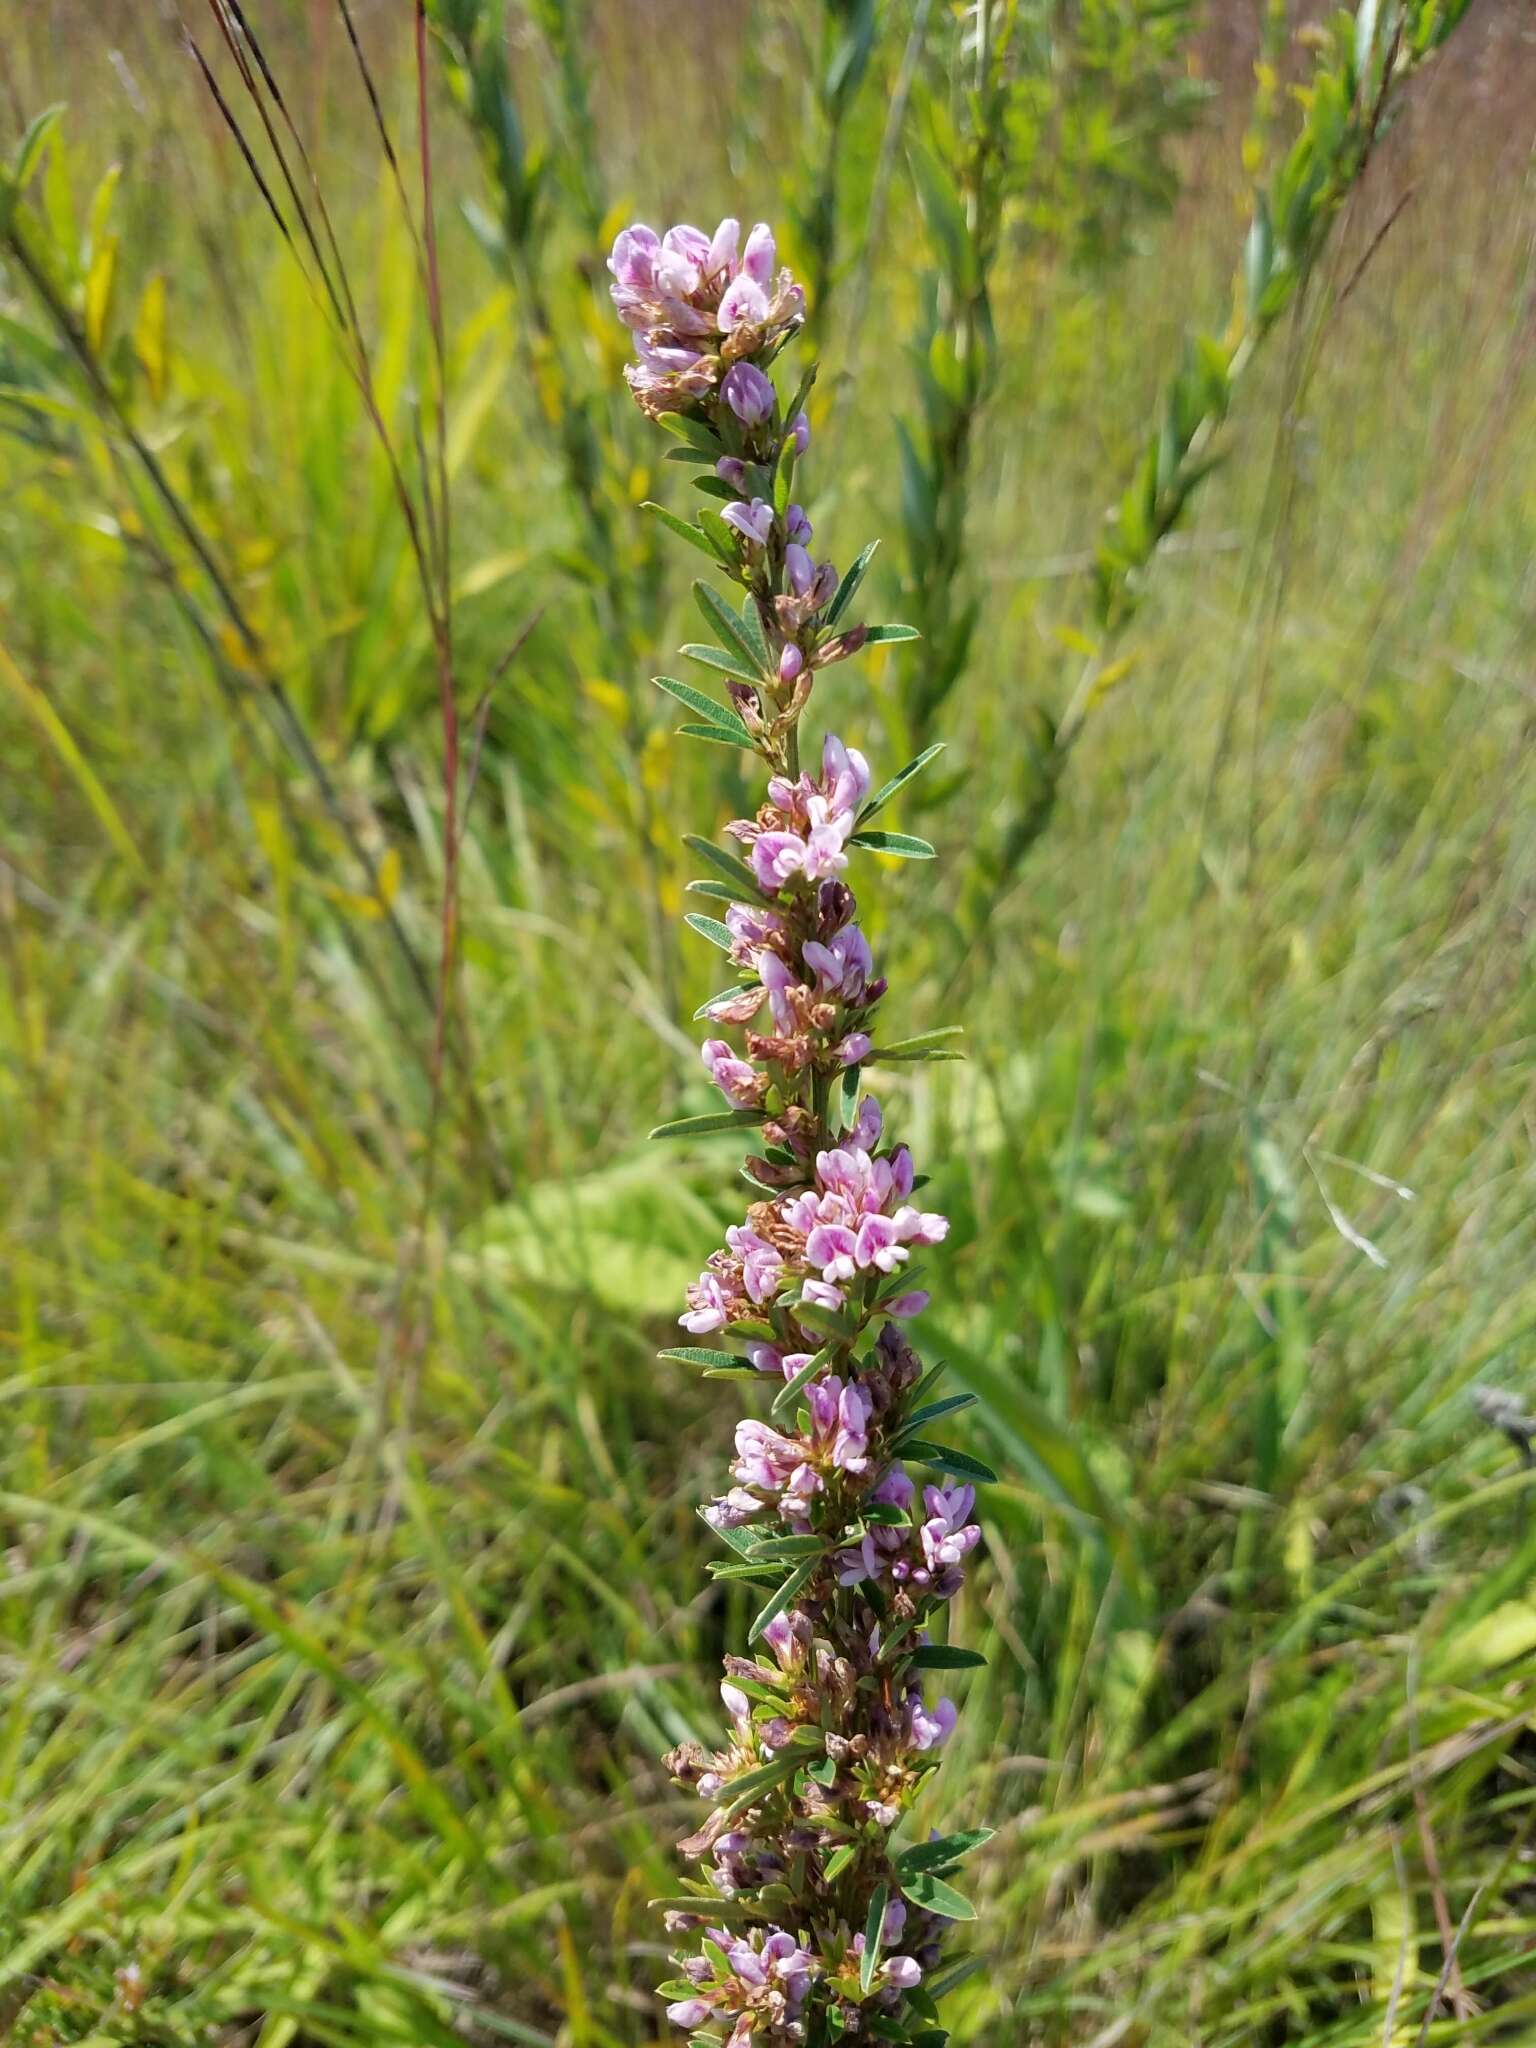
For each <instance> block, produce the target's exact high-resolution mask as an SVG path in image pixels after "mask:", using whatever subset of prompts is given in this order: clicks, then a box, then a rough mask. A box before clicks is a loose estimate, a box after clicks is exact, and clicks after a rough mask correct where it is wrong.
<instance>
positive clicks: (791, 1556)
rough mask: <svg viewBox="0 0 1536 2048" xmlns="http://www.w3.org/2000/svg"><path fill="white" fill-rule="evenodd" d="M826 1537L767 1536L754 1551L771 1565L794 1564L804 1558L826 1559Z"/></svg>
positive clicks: (754, 1553)
mask: <svg viewBox="0 0 1536 2048" xmlns="http://www.w3.org/2000/svg"><path fill="white" fill-rule="evenodd" d="M826 1554H827V1539H826V1537H825V1536H765V1537H764V1538H763V1540H762V1542H761V1543H759V1544H758V1546H757V1548H756V1549H755V1550H754V1551H753V1553H752V1555H753V1556H754V1557H761V1558H763V1559H765V1560H766V1561H767V1562H768V1563H770V1564H793V1563H795V1562H796V1560H797V1559H799V1558H802V1557H825V1556H826Z"/></svg>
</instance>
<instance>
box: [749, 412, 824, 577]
mask: <svg viewBox="0 0 1536 2048" xmlns="http://www.w3.org/2000/svg"><path fill="white" fill-rule="evenodd" d="M733 374H734V373H733ZM784 579H785V581H786V582H787V583H788V585H789V587H790V589H791V591H793V593H794V595H795V596H796V597H804V596H805V593H806V592H807V591H808V590H809V589H810V587H811V585H812V584H813V583H814V582H815V580H816V571H815V569H814V568H813V567H812V564H811V558H810V556H809V555H808V554H807V553H806V552H805V549H804V548H803V547H801V546H800V544H799V543H798V542H797V541H791V542H790V543H789V546H788V547H787V548H785V550H784Z"/></svg>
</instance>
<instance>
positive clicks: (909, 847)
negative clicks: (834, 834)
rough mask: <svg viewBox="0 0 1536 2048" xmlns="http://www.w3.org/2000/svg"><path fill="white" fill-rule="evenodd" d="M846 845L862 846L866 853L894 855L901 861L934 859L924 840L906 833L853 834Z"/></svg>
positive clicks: (929, 847) (930, 848)
mask: <svg viewBox="0 0 1536 2048" xmlns="http://www.w3.org/2000/svg"><path fill="white" fill-rule="evenodd" d="M848 844H849V845H850V846H862V847H863V848H864V850H865V851H866V852H867V853H894V854H895V855H896V856H897V857H898V859H901V860H932V859H933V857H934V856H933V848H932V847H931V846H930V845H929V844H928V842H927V840H926V839H914V838H913V837H912V836H911V834H910V833H908V832H855V833H854V835H853V837H852V838H851V839H850V840H849V842H848Z"/></svg>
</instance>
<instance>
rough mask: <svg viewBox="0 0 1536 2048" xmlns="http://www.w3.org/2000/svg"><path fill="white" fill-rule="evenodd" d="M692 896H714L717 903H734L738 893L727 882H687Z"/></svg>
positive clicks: (688, 891)
mask: <svg viewBox="0 0 1536 2048" xmlns="http://www.w3.org/2000/svg"><path fill="white" fill-rule="evenodd" d="M683 887H684V889H685V890H686V892H687V893H688V894H689V895H690V896H712V897H713V898H714V900H715V901H716V902H717V903H734V902H735V901H736V896H737V892H736V890H734V889H733V888H731V887H730V885H729V884H728V883H726V882H685V883H684V884H683Z"/></svg>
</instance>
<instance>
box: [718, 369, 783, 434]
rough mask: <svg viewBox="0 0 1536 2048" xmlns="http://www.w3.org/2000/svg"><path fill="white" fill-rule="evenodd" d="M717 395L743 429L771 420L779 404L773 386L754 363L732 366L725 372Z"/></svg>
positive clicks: (758, 425)
mask: <svg viewBox="0 0 1536 2048" xmlns="http://www.w3.org/2000/svg"><path fill="white" fill-rule="evenodd" d="M720 395H721V396H722V397H723V398H724V400H725V402H726V404H727V405H728V406H729V407H730V408H731V411H732V412H733V413H735V415H736V417H737V419H739V420H740V421H741V423H742V425H743V426H746V427H760V426H761V425H762V424H763V422H764V421H765V420H769V419H771V418H772V417H773V408H774V406H775V405H776V404H777V403H778V399H777V397H776V396H775V394H774V389H773V386H772V385H771V384H770V383H769V381H768V379H767V378H766V377H765V376H764V375H763V373H762V371H761V370H760V369H758V368H757V366H756V364H754V363H733V364H732V365H731V367H730V369H728V370H727V371H726V373H725V382H724V383H723V384H722V385H721V386H720Z"/></svg>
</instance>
